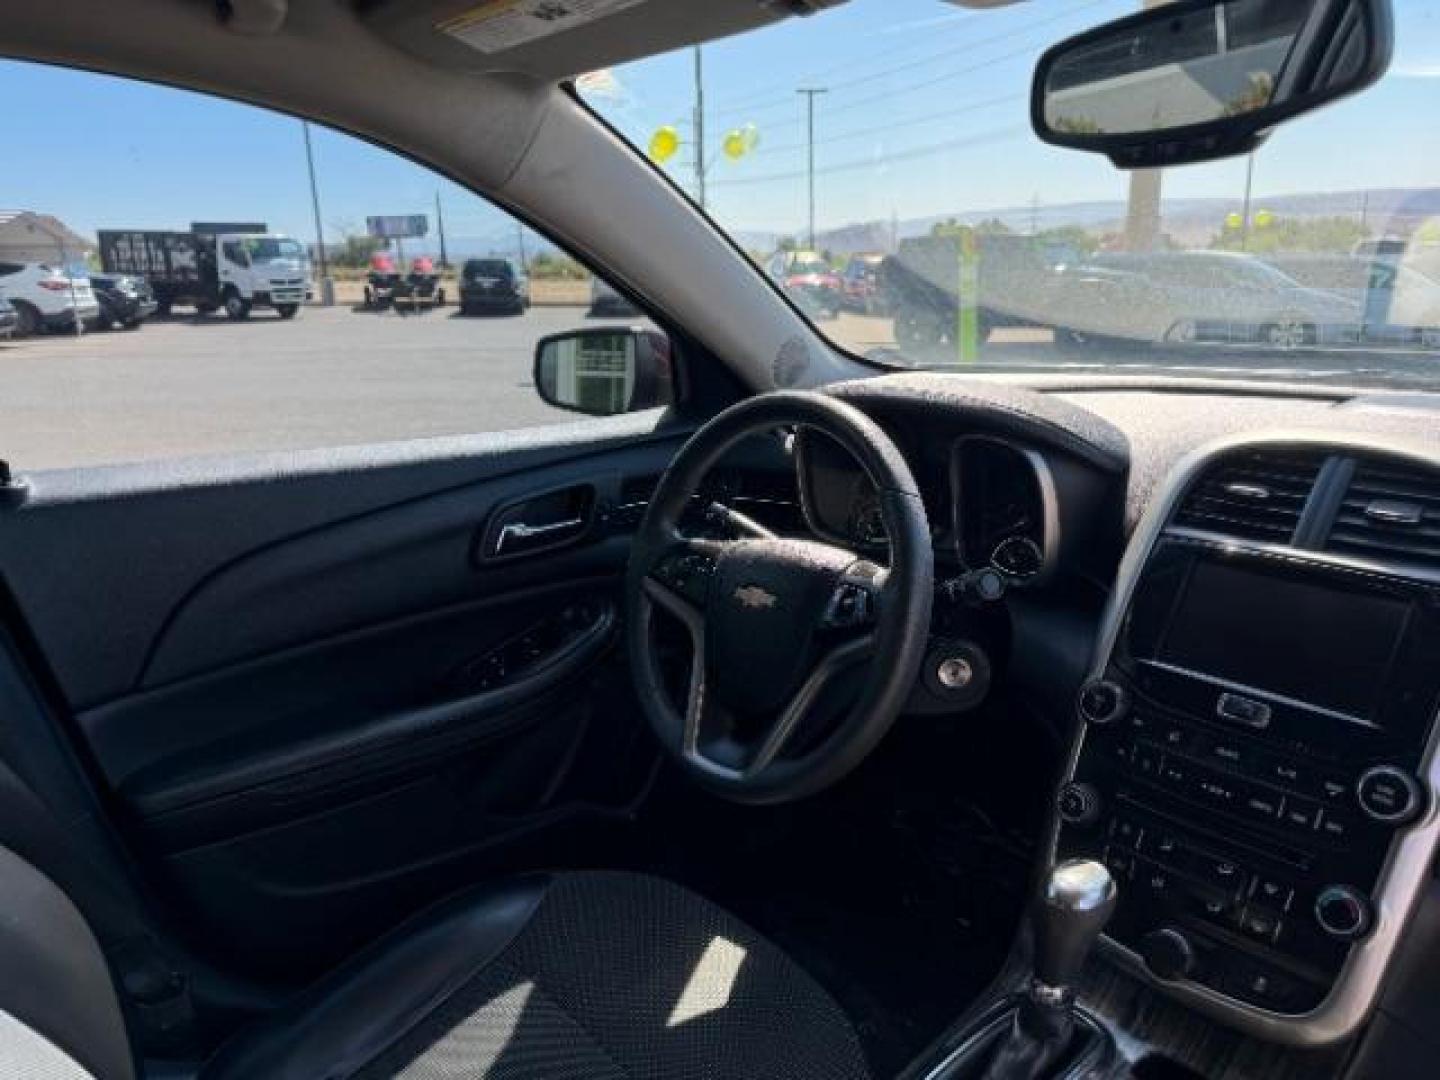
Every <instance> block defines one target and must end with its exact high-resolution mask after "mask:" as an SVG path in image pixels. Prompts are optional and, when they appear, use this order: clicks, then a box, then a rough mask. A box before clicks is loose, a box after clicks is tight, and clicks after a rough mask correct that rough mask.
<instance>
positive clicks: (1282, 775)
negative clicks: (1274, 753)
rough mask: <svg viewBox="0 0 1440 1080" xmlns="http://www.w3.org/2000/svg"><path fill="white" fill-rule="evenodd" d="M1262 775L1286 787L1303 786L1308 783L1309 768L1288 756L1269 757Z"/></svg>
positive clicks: (1306, 785)
mask: <svg viewBox="0 0 1440 1080" xmlns="http://www.w3.org/2000/svg"><path fill="white" fill-rule="evenodd" d="M1264 776H1265V779H1267V780H1273V781H1275V782H1276V783H1278V784H1283V785H1285V786H1286V787H1288V788H1304V787H1308V786H1309V785H1310V770H1309V769H1307V768H1305V766H1303V765H1301V764H1299V763H1297V762H1295V761H1291V760H1290V759H1289V758H1271V759H1270V760H1269V762H1267V764H1266V765H1265V768H1264Z"/></svg>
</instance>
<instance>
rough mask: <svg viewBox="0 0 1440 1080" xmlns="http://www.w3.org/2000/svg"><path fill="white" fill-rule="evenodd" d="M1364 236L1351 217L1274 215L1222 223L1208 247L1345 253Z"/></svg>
mask: <svg viewBox="0 0 1440 1080" xmlns="http://www.w3.org/2000/svg"><path fill="white" fill-rule="evenodd" d="M1363 239H1365V230H1364V229H1363V228H1362V227H1361V225H1360V223H1359V222H1358V221H1356V220H1355V219H1354V218H1353V217H1344V216H1337V217H1316V218H1276V219H1275V220H1274V221H1272V222H1271V223H1270V224H1268V225H1265V226H1263V227H1262V226H1257V225H1254V224H1252V225H1251V226H1250V231H1249V233H1248V234H1246V232H1245V230H1244V228H1243V226H1238V225H1237V226H1232V225H1231V224H1230V223H1228V222H1227V223H1226V224H1225V225H1224V226H1222V228H1221V230H1220V234H1219V236H1217V237H1216V238H1215V241H1214V243H1212V244H1211V245H1210V246H1211V247H1213V248H1217V249H1219V250H1222V251H1242V250H1243V251H1249V252H1253V253H1256V254H1261V255H1265V254H1272V253H1275V252H1280V251H1324V252H1335V253H1348V252H1349V251H1350V250H1351V249H1352V248H1353V247H1354V246H1355V243H1356V241H1358V240H1363Z"/></svg>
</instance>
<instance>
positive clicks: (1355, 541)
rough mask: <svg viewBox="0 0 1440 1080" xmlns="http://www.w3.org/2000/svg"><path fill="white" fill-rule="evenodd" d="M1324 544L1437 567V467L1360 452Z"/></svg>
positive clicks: (1439, 479)
mask: <svg viewBox="0 0 1440 1080" xmlns="http://www.w3.org/2000/svg"><path fill="white" fill-rule="evenodd" d="M1325 546H1326V550H1328V551H1333V552H1336V553H1337V554H1342V555H1360V556H1363V557H1365V558H1368V559H1378V560H1381V561H1384V562H1403V563H1409V564H1411V565H1414V566H1422V567H1425V568H1427V569H1431V570H1440V472H1436V471H1435V470H1433V469H1427V468H1425V467H1424V466H1422V465H1409V464H1404V463H1401V462H1396V461H1393V460H1386V459H1379V458H1361V459H1360V460H1359V461H1358V462H1357V463H1356V465H1355V475H1354V476H1353V477H1352V478H1351V480H1350V486H1349V487H1348V488H1346V490H1345V498H1344V499H1343V500H1342V501H1341V503H1340V511H1339V513H1338V514H1337V515H1336V517H1335V523H1334V525H1333V526H1331V529H1330V539H1329V541H1328V542H1327V543H1326V545H1325Z"/></svg>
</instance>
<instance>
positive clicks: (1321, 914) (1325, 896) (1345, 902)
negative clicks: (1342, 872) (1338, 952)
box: [1315, 885, 1375, 941]
mask: <svg viewBox="0 0 1440 1080" xmlns="http://www.w3.org/2000/svg"><path fill="white" fill-rule="evenodd" d="M1315 921H1316V922H1318V923H1319V924H1320V929H1321V930H1323V931H1325V933H1327V934H1329V935H1330V936H1331V937H1332V938H1336V939H1337V940H1339V941H1356V940H1358V939H1360V938H1362V937H1364V936H1365V935H1366V934H1367V933H1369V932H1370V927H1371V925H1372V924H1373V923H1374V921H1375V915H1374V911H1373V910H1372V908H1371V906H1370V900H1369V898H1368V897H1367V896H1365V894H1364V893H1362V892H1361V891H1360V890H1359V889H1357V888H1355V887H1354V886H1353V885H1327V886H1326V887H1325V888H1324V889H1322V890H1321V891H1320V895H1319V896H1318V897H1316V898H1315Z"/></svg>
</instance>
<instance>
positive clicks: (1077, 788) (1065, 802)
mask: <svg viewBox="0 0 1440 1080" xmlns="http://www.w3.org/2000/svg"><path fill="white" fill-rule="evenodd" d="M1055 806H1056V809H1057V810H1059V811H1060V817H1061V818H1062V819H1063V820H1065V821H1066V822H1068V823H1069V824H1071V825H1078V826H1080V827H1082V828H1083V827H1084V826H1087V825H1093V824H1095V822H1096V820H1098V819H1099V817H1100V793H1099V792H1098V791H1096V790H1095V785H1094V784H1081V783H1077V782H1075V781H1073V780H1072V781H1071V782H1070V783H1068V784H1066V785H1065V786H1064V787H1062V788H1061V789H1060V794H1059V795H1057V796H1056V798H1055Z"/></svg>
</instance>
